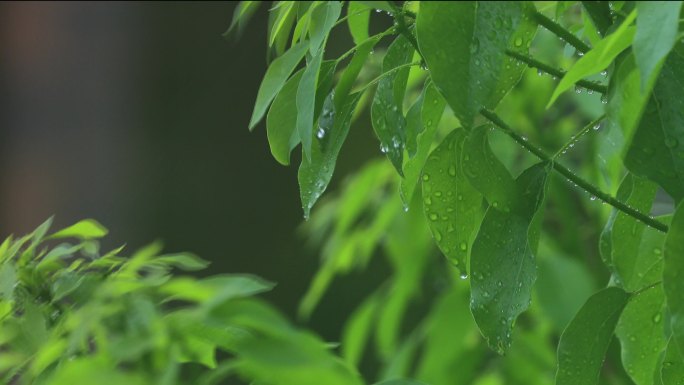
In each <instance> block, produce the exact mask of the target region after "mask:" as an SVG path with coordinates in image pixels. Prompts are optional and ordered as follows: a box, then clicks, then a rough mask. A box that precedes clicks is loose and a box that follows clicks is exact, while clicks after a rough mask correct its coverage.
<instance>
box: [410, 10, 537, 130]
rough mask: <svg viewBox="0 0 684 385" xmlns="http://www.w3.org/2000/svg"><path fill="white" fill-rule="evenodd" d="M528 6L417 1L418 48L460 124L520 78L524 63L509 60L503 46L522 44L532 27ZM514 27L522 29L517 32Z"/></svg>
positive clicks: (523, 48) (521, 48) (522, 46)
mask: <svg viewBox="0 0 684 385" xmlns="http://www.w3.org/2000/svg"><path fill="white" fill-rule="evenodd" d="M530 7H531V6H530V5H529V4H527V3H523V2H512V3H504V2H447V1H430V2H423V3H421V5H420V12H419V13H418V17H417V20H416V28H417V38H418V45H419V47H420V51H421V52H422V54H423V57H424V58H425V61H426V62H427V65H428V68H429V70H430V75H431V77H432V80H433V81H434V82H435V85H436V86H437V88H438V89H439V91H440V92H441V93H442V95H444V98H445V99H446V100H447V102H448V103H449V106H451V109H452V110H453V111H454V114H455V115H456V117H457V118H458V119H459V121H460V122H461V124H462V125H463V126H465V127H469V126H470V125H471V124H472V122H473V118H474V116H475V115H476V114H477V113H478V111H479V110H480V109H481V108H483V107H486V108H489V109H493V108H494V107H496V105H497V104H498V102H499V101H500V100H501V98H502V97H503V96H504V94H505V93H506V92H508V90H509V89H510V88H511V87H512V86H513V85H514V84H515V83H516V82H517V81H518V80H519V78H520V74H521V73H522V71H523V69H524V68H523V67H522V66H516V65H512V66H511V63H512V61H511V59H510V58H508V57H507V56H506V54H505V50H506V49H507V48H509V47H512V48H513V49H514V50H517V51H519V52H524V51H526V50H527V48H528V46H529V43H530V42H531V40H532V36H533V34H534V30H535V28H534V27H532V28H530V26H529V24H528V23H529V16H528V14H527V12H528V11H529V10H530ZM519 29H520V30H524V32H523V33H522V34H518V33H517V32H518V30H519ZM446 37H448V38H446ZM507 65H508V66H509V68H506V66H507ZM504 74H505V75H504ZM502 83H503V85H502Z"/></svg>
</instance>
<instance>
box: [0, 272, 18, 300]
mask: <svg viewBox="0 0 684 385" xmlns="http://www.w3.org/2000/svg"><path fill="white" fill-rule="evenodd" d="M16 283H17V272H16V270H15V269H14V266H13V265H12V264H10V263H3V264H2V265H0V300H5V301H9V300H11V299H12V293H13V292H14V288H15V286H16Z"/></svg>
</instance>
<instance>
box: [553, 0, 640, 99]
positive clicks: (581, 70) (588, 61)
mask: <svg viewBox="0 0 684 385" xmlns="http://www.w3.org/2000/svg"><path fill="white" fill-rule="evenodd" d="M635 18H636V12H635V11H633V12H632V13H630V14H629V16H627V18H625V20H624V21H623V22H622V24H621V25H620V27H618V29H617V30H615V32H613V33H612V34H611V35H609V36H608V37H605V38H604V39H602V40H601V41H600V42H598V43H597V44H596V45H595V46H594V48H592V49H591V50H590V51H589V52H587V53H586V54H584V56H582V58H581V59H579V60H578V61H577V62H575V64H573V66H572V67H570V70H568V72H567V73H566V74H565V76H563V78H562V79H561V81H560V82H559V83H558V86H556V89H555V90H554V91H553V94H552V95H551V99H550V100H549V103H548V104H547V105H546V108H549V107H550V106H551V105H552V104H553V102H555V101H556V99H558V97H559V96H560V94H562V93H563V92H565V91H567V90H569V89H570V88H572V86H574V85H575V83H577V82H578V81H579V80H582V79H583V78H585V77H587V76H589V75H594V74H597V73H599V72H601V71H603V70H604V69H606V68H607V67H608V66H609V65H610V64H611V63H612V62H613V60H614V59H615V57H617V55H619V54H620V52H622V51H624V50H625V49H626V48H627V47H629V46H630V44H632V40H633V39H634V34H635V32H636V28H635V27H632V26H630V24H631V23H632V22H633V21H634V19H635Z"/></svg>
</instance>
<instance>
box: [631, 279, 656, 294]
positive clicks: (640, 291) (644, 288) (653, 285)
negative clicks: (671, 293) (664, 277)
mask: <svg viewBox="0 0 684 385" xmlns="http://www.w3.org/2000/svg"><path fill="white" fill-rule="evenodd" d="M662 283H663V281H658V282H653V283H652V284H650V285H648V286H646V287H642V288H641V289H639V290H637V291H635V292H632V293H629V294H631V295H632V297H636V296H637V295H639V294H641V293H643V292H645V291H646V290H649V289H653V288H654V287H656V286H658V285H660V284H662Z"/></svg>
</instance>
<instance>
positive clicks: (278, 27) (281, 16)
mask: <svg viewBox="0 0 684 385" xmlns="http://www.w3.org/2000/svg"><path fill="white" fill-rule="evenodd" d="M271 12H275V15H276V16H275V20H274V22H273V26H272V27H271V31H270V35H269V38H268V44H269V46H272V45H273V44H274V43H275V41H276V38H277V37H278V35H280V34H284V35H289V34H290V28H289V27H288V26H291V25H292V21H293V19H294V17H295V15H296V14H297V5H296V3H295V2H294V1H283V2H281V5H280V6H278V7H277V8H276V9H274V10H273V11H271Z"/></svg>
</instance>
